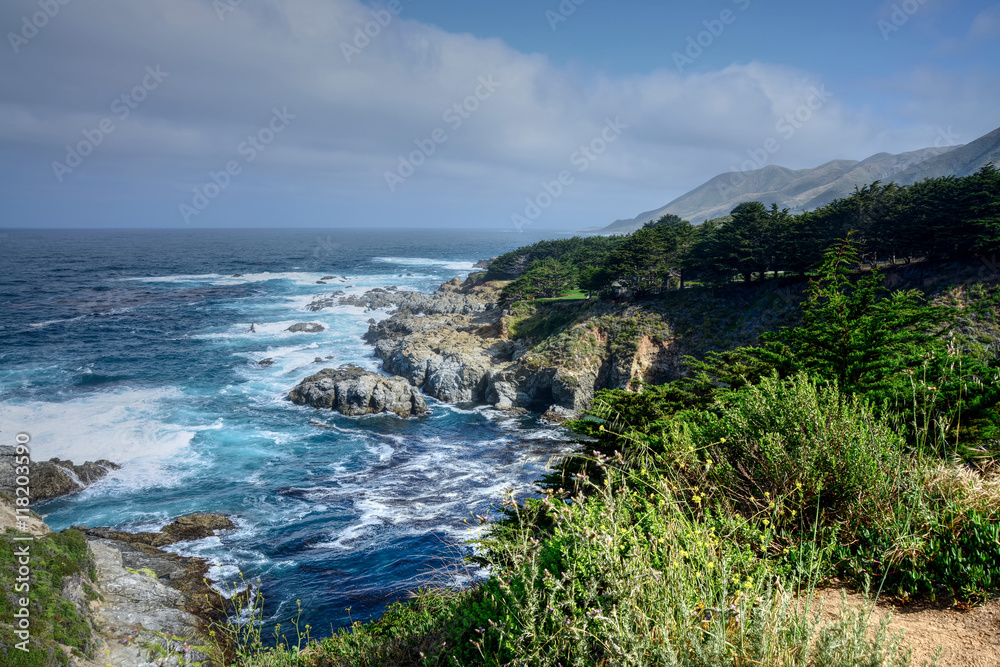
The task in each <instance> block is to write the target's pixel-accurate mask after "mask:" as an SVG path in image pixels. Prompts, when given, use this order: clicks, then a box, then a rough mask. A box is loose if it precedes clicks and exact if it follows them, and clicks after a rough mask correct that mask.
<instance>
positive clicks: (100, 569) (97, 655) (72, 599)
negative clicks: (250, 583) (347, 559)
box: [0, 494, 233, 667]
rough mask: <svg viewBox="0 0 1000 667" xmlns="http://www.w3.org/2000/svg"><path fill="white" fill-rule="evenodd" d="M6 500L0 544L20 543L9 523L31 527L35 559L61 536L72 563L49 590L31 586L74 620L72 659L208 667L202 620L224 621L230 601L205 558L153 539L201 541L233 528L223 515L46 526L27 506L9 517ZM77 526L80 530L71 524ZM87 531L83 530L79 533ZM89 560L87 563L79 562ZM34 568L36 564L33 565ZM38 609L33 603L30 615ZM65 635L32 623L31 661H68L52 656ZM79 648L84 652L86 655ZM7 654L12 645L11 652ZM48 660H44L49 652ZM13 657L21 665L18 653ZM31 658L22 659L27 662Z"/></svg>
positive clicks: (92, 666) (4, 631)
mask: <svg viewBox="0 0 1000 667" xmlns="http://www.w3.org/2000/svg"><path fill="white" fill-rule="evenodd" d="M15 514H16V513H15V506H14V503H13V501H12V499H11V498H9V497H8V496H6V495H4V494H0V544H2V546H4V548H8V549H9V548H13V547H18V548H19V547H20V545H22V544H23V542H14V541H13V540H14V539H16V538H14V537H13V536H12V535H11V534H10V533H6V534H5V532H4V531H5V529H7V528H14V529H15V530H19V531H21V532H25V527H26V526H25V525H24V520H25V518H27V520H28V524H29V525H28V526H27V529H28V532H30V533H31V534H32V535H33V536H34V537H35V541H34V542H33V543H32V544H31V553H32V555H33V557H34V558H36V559H37V558H38V557H39V556H40V555H41V554H46V556H44V557H45V558H49V557H51V555H52V549H53V545H54V544H55V542H56V540H58V544H59V546H58V548H59V550H60V552H59V553H62V554H63V555H62V556H60V558H63V559H67V556H66V555H65V554H66V551H65V550H67V549H69V550H70V551H69V553H70V554H71V556H69V557H68V559H67V560H66V561H65V562H66V563H71V564H72V567H70V566H68V565H67V567H66V574H63V575H62V576H60V577H56V578H55V579H54V580H53V584H54V585H53V587H52V589H51V590H50V591H49V593H48V594H44V595H38V594H35V593H34V590H35V588H34V584H32V592H33V595H32V603H33V605H40V606H41V611H43V612H45V613H48V614H53V615H54V618H56V619H57V620H59V619H62V620H60V621H59V626H60V627H61V628H62V629H63V630H67V629H68V628H70V627H73V628H74V629H73V630H72V631H71V632H72V633H73V634H72V638H73V641H72V642H71V643H73V645H74V646H75V647H77V649H79V650H77V649H74V651H73V654H72V657H71V659H70V662H69V663H66V664H71V665H75V666H76V667H106V666H109V665H110V666H111V667H153V665H193V664H199V665H202V666H203V667H211V665H212V664H213V663H212V661H211V660H210V659H209V655H207V654H208V653H210V652H211V651H210V650H209V649H208V648H207V647H206V644H207V641H206V640H207V637H206V634H207V633H206V630H207V628H206V622H207V621H210V620H211V621H219V620H223V619H224V616H225V613H226V610H227V602H226V600H225V599H224V598H222V596H220V595H219V594H218V593H217V592H216V591H215V590H213V589H212V588H211V587H210V585H209V582H208V581H207V579H206V576H207V573H208V564H207V563H206V562H205V561H203V560H201V559H198V558H185V557H182V556H179V555H177V554H173V553H168V552H165V551H162V550H160V549H158V548H156V547H154V546H151V545H152V544H154V543H155V544H169V543H172V542H176V541H178V540H187V539H198V538H201V537H206V536H208V535H211V534H214V531H215V530H217V529H220V528H232V527H233V524H232V523H231V522H229V520H228V519H226V518H225V517H221V516H219V515H211V514H198V515H192V516H188V517H181V518H179V519H178V520H177V521H175V522H174V523H172V524H170V525H169V526H167V527H166V528H165V529H164V530H163V531H160V532H158V533H136V534H130V533H121V532H119V531H115V530H112V529H109V528H94V529H88V528H85V527H73V528H72V529H69V530H68V531H63V534H62V535H59V536H55V535H52V534H50V531H49V530H48V527H47V526H45V524H43V523H41V521H40V519H39V517H38V516H37V515H35V514H33V513H31V514H29V515H27V517H26V516H25V515H24V514H20V515H15ZM77 531H79V532H77ZM80 533H83V535H80ZM85 561H86V562H85ZM36 567H37V563H36ZM37 612H39V609H38V608H34V611H33V613H37ZM8 620H9V619H7V618H2V619H0V637H3V639H0V663H2V664H8V663H7V662H4V661H3V658H2V656H3V655H4V653H6V651H4V650H2V649H4V648H6V649H8V650H10V646H9V645H8V646H6V647H5V646H4V643H5V642H4V640H5V639H6V638H7V637H9V636H11V635H10V630H11V629H12V627H11V626H10V625H8ZM63 641H66V639H65V638H64V637H60V635H59V634H58V633H53V632H51V630H50V629H49V628H47V627H46V626H45V625H44V624H41V625H35V624H32V626H31V642H32V643H31V645H30V646H31V650H32V653H33V655H34V659H35V661H33V662H31V663H30V664H33V665H34V664H46V665H48V664H64V662H65V661H63V660H53V659H52V658H53V657H54V656H62V655H64V654H65V655H66V656H69V655H70V649H69V648H68V647H66V646H62V645H61V642H63ZM81 651H83V652H86V653H89V654H90V655H91V656H92V657H91V658H88V657H87V656H85V655H83V654H82V653H81ZM9 655H11V654H9V653H8V656H9ZM46 655H47V656H48V658H45V656H46ZM15 664H21V663H17V662H16V661H15ZM24 664H27V663H24Z"/></svg>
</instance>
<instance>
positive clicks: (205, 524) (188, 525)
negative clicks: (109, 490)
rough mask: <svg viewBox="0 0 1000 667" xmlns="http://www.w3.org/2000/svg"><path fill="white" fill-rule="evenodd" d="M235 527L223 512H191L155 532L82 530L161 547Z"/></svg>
mask: <svg viewBox="0 0 1000 667" xmlns="http://www.w3.org/2000/svg"><path fill="white" fill-rule="evenodd" d="M235 528H236V525H235V524H234V523H233V522H232V521H230V520H229V519H228V518H227V517H225V516H223V515H221V514H190V515H188V516H182V517H180V518H179V519H177V520H176V521H174V522H173V523H171V524H169V525H167V526H164V527H163V528H162V529H161V530H160V531H158V532H155V533H148V532H144V533H123V532H119V531H114V530H111V529H110V528H86V529H82V530H85V532H86V533H87V534H88V535H90V536H93V537H100V538H102V539H109V540H117V541H119V542H126V543H128V544H137V545H145V546H150V547H155V548H159V547H164V546H167V545H168V544H174V543H175V542H185V541H188V540H200V539H204V538H206V537H211V536H213V535H215V531H217V530H234V529H235Z"/></svg>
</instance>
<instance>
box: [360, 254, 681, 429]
mask: <svg viewBox="0 0 1000 667" xmlns="http://www.w3.org/2000/svg"><path fill="white" fill-rule="evenodd" d="M481 279H482V275H481V274H480V275H479V276H477V277H473V278H471V279H469V280H467V281H465V282H462V281H461V280H458V279H457V278H456V279H454V280H452V281H449V282H448V283H445V284H444V285H442V286H441V288H440V289H439V290H438V291H437V292H435V293H434V294H431V295H420V294H414V293H412V292H393V293H389V294H381V293H376V294H374V295H372V294H371V293H369V294H367V295H365V298H366V299H368V301H367V302H368V303H371V304H383V303H386V302H388V301H392V303H394V304H396V305H397V306H398V310H397V311H395V312H394V313H393V314H392V315H391V316H390V317H389V318H387V319H384V320H382V321H380V322H373V323H371V325H370V326H369V329H368V333H367V334H365V340H366V341H368V342H369V343H371V344H372V345H374V347H375V356H376V357H377V358H379V359H381V360H382V368H383V370H385V371H386V372H387V373H393V374H395V375H399V376H402V377H404V378H406V379H407V380H409V381H410V382H411V383H412V384H413V385H414V386H415V387H418V388H420V389H421V390H422V391H423V392H424V393H426V394H428V395H430V396H433V397H435V398H437V399H439V400H442V401H445V402H449V403H459V402H476V403H487V404H490V405H493V406H495V407H497V408H498V409H502V410H510V411H518V410H524V409H530V410H539V411H548V416H547V418H546V419H547V420H548V421H551V422H554V423H558V422H562V421H565V420H566V419H572V418H575V417H578V416H579V415H580V413H581V412H582V411H583V410H586V409H587V408H589V407H590V405H591V403H592V401H593V398H594V394H595V393H596V391H598V390H600V389H605V388H615V389H638V387H639V385H640V383H642V382H662V381H664V379H670V378H673V377H676V376H677V375H678V374H679V373H680V372H681V364H680V359H681V354H680V352H679V346H677V345H675V344H674V343H675V341H674V340H673V339H672V338H671V337H670V335H669V332H667V331H666V330H665V329H666V327H665V325H664V324H663V322H662V321H661V320H658V319H656V318H655V317H646V316H644V315H636V314H633V313H624V312H618V311H616V310H615V309H614V308H613V307H611V306H608V307H604V306H601V305H600V304H598V303H597V302H592V303H590V304H588V303H584V302H578V303H575V304H573V303H570V304H551V305H550V306H546V308H547V309H548V310H546V311H544V312H543V313H542V314H541V315H540V317H552V318H554V319H561V320H564V326H563V331H561V332H560V333H559V334H558V335H557V336H545V337H543V338H542V339H541V340H539V341H531V340H528V339H523V340H512V339H511V337H510V335H509V333H508V328H509V324H510V321H511V318H512V317H513V313H510V312H505V311H503V310H502V309H500V308H498V307H496V300H497V297H498V294H499V291H500V289H501V287H502V284H497V283H483V282H481ZM574 309H575V310H574ZM578 311H579V312H578ZM575 319H579V322H575V321H574V320H575Z"/></svg>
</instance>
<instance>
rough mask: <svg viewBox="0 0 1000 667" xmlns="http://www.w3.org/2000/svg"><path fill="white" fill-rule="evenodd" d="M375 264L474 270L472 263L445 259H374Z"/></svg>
mask: <svg viewBox="0 0 1000 667" xmlns="http://www.w3.org/2000/svg"><path fill="white" fill-rule="evenodd" d="M374 261H376V262H385V263H386V264H398V265H400V266H440V267H442V268H445V269H448V270H449V271H471V270H472V269H474V268H476V267H475V263H474V262H461V261H455V260H447V259H427V258H426V257H375V258H374Z"/></svg>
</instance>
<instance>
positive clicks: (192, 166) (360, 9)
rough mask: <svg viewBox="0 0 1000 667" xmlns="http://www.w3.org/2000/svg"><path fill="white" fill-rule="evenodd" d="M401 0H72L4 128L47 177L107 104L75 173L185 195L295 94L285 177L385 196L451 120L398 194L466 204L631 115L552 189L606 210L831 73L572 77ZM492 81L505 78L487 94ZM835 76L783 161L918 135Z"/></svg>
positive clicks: (258, 173) (275, 148)
mask: <svg viewBox="0 0 1000 667" xmlns="http://www.w3.org/2000/svg"><path fill="white" fill-rule="evenodd" d="M220 1H227V0H220ZM408 2H409V0H401V6H402V11H401V12H400V13H399V14H398V15H389V14H387V13H385V12H384V11H380V10H377V9H372V8H371V7H368V6H366V5H364V4H362V3H360V2H357V1H356V0H244V1H243V2H242V4H238V6H236V7H235V9H234V10H233V11H226V12H225V13H224V14H222V15H220V13H219V12H218V11H217V7H218V3H213V2H209V1H207V0H149V1H148V2H143V3H135V2H132V1H130V0H105V1H104V2H101V3H93V4H91V3H86V4H85V3H82V2H78V3H70V4H68V5H66V6H64V7H63V9H62V10H61V13H60V14H59V15H58V16H56V17H54V18H53V19H52V20H51V21H50V22H49V24H48V25H47V26H45V28H44V29H42V30H40V31H39V34H38V35H37V36H35V37H33V38H32V40H31V41H30V42H29V43H28V44H26V45H24V46H23V48H22V49H21V51H20V53H18V54H17V55H16V56H13V57H10V54H8V56H9V57H6V58H4V59H3V61H2V71H0V74H2V76H3V78H4V81H5V86H4V88H3V91H2V92H0V142H2V143H3V144H4V145H5V146H7V147H8V148H9V147H16V148H17V151H18V155H24V156H28V162H27V163H26V164H25V165H24V169H31V170H37V171H38V173H40V174H41V173H45V174H46V176H45V177H46V178H49V179H50V180H53V182H54V179H52V177H51V163H52V162H53V161H55V160H60V159H62V157H63V156H64V155H65V153H66V148H65V147H66V146H67V145H72V144H73V143H74V142H78V141H80V140H81V138H82V136H83V135H82V133H83V131H85V130H90V129H92V128H95V127H98V125H99V124H100V122H101V121H102V120H103V119H106V118H111V119H112V120H114V122H115V125H116V129H115V133H114V134H113V135H110V136H108V137H107V140H106V141H105V142H104V144H103V145H101V146H100V147H99V149H98V150H96V151H95V155H94V157H93V158H90V159H89V162H88V163H86V164H84V165H83V166H82V167H81V168H80V170H81V171H83V170H92V173H94V174H100V175H101V177H102V178H106V179H112V180H113V179H114V178H122V179H127V180H129V181H134V180H136V179H140V180H145V181H147V182H148V183H149V187H150V188H152V189H154V190H156V189H159V190H161V191H163V192H170V193H176V192H186V191H187V190H189V189H190V187H191V186H193V185H197V184H198V183H199V182H201V180H203V179H204V177H205V175H206V174H207V173H208V172H209V171H211V170H218V169H220V168H222V167H223V165H225V164H226V162H227V161H229V160H233V159H237V158H238V157H239V155H240V151H239V147H240V146H241V144H242V143H243V142H245V141H246V140H247V138H248V137H250V136H252V135H254V134H255V133H257V132H259V131H261V129H262V128H263V127H265V125H266V123H267V122H268V118H269V117H270V116H271V114H272V110H273V109H275V108H277V109H285V108H287V109H288V111H289V112H290V113H292V114H294V115H295V116H296V118H295V120H294V121H293V122H292V123H291V125H290V126H289V128H288V129H287V131H285V132H284V133H282V134H281V135H280V137H277V138H276V139H275V140H274V142H273V144H271V145H270V146H268V148H267V152H266V154H264V155H263V156H262V157H261V159H260V160H259V162H258V163H257V164H255V165H254V166H253V173H254V174H255V176H254V178H256V179H258V180H264V179H271V184H272V187H273V188H274V189H275V190H279V191H281V190H286V191H296V192H299V191H302V190H303V189H305V190H308V191H310V192H312V193H313V195H314V196H315V197H316V198H319V199H322V198H323V197H327V198H329V199H330V200H337V199H346V198H351V199H356V200H360V199H361V198H363V197H364V196H368V197H369V198H373V200H374V198H386V197H389V196H390V192H389V190H388V189H387V185H386V177H385V174H386V172H392V171H394V170H396V169H397V167H398V165H399V162H400V157H401V156H403V157H404V158H405V157H406V156H408V155H410V154H412V153H413V151H415V150H418V149H419V146H420V143H419V142H424V145H427V144H426V142H427V141H428V139H429V138H430V137H432V135H433V133H434V132H435V131H436V130H441V131H443V132H444V133H445V136H446V141H444V142H443V143H440V144H438V145H437V146H436V147H435V150H434V155H432V156H430V157H428V158H426V160H425V161H424V162H425V163H424V164H422V165H420V167H419V168H418V169H417V170H416V172H415V173H414V175H413V176H412V177H411V178H408V179H406V182H405V183H404V184H403V185H401V186H400V187H399V189H398V193H397V194H399V193H401V194H402V196H404V197H405V196H407V193H409V196H417V194H418V193H419V196H420V197H422V198H433V197H434V196H438V197H454V198H455V199H456V201H458V202H459V203H461V201H464V200H467V202H466V204H467V208H471V207H473V206H474V205H483V203H484V202H483V199H482V198H484V197H485V198H487V199H486V202H485V203H486V204H489V205H499V206H504V204H503V203H501V202H508V201H509V202H512V203H513V204H516V203H517V202H519V201H520V200H521V199H522V198H523V197H524V196H527V195H531V194H533V193H534V192H535V191H536V190H537V188H538V184H539V183H540V181H541V180H543V179H551V178H553V177H554V176H555V175H556V174H558V173H559V171H561V170H565V169H569V168H570V165H571V162H570V160H571V155H572V154H573V153H574V151H576V150H577V149H578V148H580V147H581V146H584V145H587V144H588V143H590V142H591V141H592V140H595V138H597V137H599V136H600V134H601V132H602V129H603V128H604V126H605V123H606V122H607V120H608V119H613V118H616V117H618V118H620V119H621V121H622V122H624V123H626V124H627V125H628V126H629V127H628V129H627V130H626V131H625V132H624V133H623V134H622V138H621V141H620V142H618V143H617V144H616V145H614V146H613V147H610V148H609V149H608V150H607V152H606V153H605V154H604V155H602V156H601V158H600V159H599V160H596V161H595V162H594V163H593V164H592V168H590V169H588V171H587V172H586V173H585V174H579V182H583V183H587V184H588V185H587V186H586V187H583V186H578V187H577V190H576V192H575V193H574V194H573V195H572V196H567V198H566V202H568V203H563V202H560V205H561V206H563V207H564V209H565V211H567V216H566V217H569V216H570V215H575V216H576V217H577V218H578V217H579V215H580V214H581V212H583V211H591V212H592V211H593V210H594V209H593V208H592V206H591V202H592V201H593V200H594V199H595V198H597V197H601V196H606V197H607V202H608V203H607V207H608V208H610V207H612V206H615V207H617V206H621V205H623V203H622V202H623V201H632V202H635V206H636V207H639V208H641V206H644V205H648V204H653V205H655V204H657V203H662V202H659V201H652V200H653V199H654V198H657V199H660V198H663V197H669V196H673V195H676V194H681V193H682V192H683V191H685V190H686V189H688V188H690V187H694V186H696V185H698V184H700V183H701V182H702V181H703V180H705V179H707V178H709V177H711V176H712V175H714V174H716V173H718V172H720V171H725V170H728V169H729V168H730V166H731V165H733V164H738V163H739V162H740V161H741V160H743V159H745V154H746V152H747V151H751V150H754V149H757V148H759V147H760V146H761V145H762V143H763V142H764V141H766V140H767V139H768V138H771V137H775V136H777V135H776V132H777V130H776V127H777V124H778V123H779V121H780V120H781V119H782V118H784V117H786V116H787V115H788V114H794V113H796V111H797V110H799V109H801V108H802V106H803V105H804V104H806V103H807V102H808V100H809V99H810V96H811V95H812V92H811V91H812V90H814V89H815V88H816V87H821V86H823V85H824V83H823V81H822V80H821V79H820V77H818V76H817V75H815V74H814V73H810V72H807V71H802V70H799V69H796V68H794V67H788V66H784V65H772V64H767V63H760V62H749V63H744V64H734V65H731V66H729V67H726V68H724V69H722V70H720V71H715V72H709V73H693V74H680V73H678V72H676V71H674V70H658V71H653V72H650V73H647V74H643V75H633V76H611V75H607V74H600V73H592V74H589V75H584V76H581V75H579V74H577V73H574V72H571V71H569V70H567V69H565V68H562V67H560V66H558V65H556V64H554V63H553V62H551V61H550V60H549V59H548V58H547V57H545V56H543V55H538V54H525V53H521V52H518V51H516V50H514V49H512V48H510V47H509V46H508V45H506V44H505V43H503V42H502V41H500V40H496V39H479V38H475V37H473V36H471V35H467V34H452V33H448V32H445V31H443V30H441V29H438V28H436V27H433V26H429V25H425V24H422V23H419V22H417V21H414V20H412V19H409V18H408V17H407V9H406V8H407V4H408ZM234 4H237V3H234ZM31 6H32V5H29V4H23V3H22V4H20V5H17V6H14V5H13V3H6V4H4V6H3V8H2V9H0V25H3V26H16V25H19V24H20V21H21V16H22V15H23V14H24V12H25V11H27V9H26V8H30V7H31ZM366 31H367V34H365V33H366ZM149 66H153V67H156V66H159V67H161V68H162V69H163V70H164V71H165V72H169V76H168V77H167V78H166V79H165V80H164V81H163V83H162V85H159V86H158V87H157V88H156V89H155V90H152V91H150V92H149V93H148V95H147V96H145V99H144V100H143V101H142V102H141V103H138V105H137V108H136V109H134V110H133V111H132V113H131V114H130V115H129V117H128V118H125V119H118V118H117V117H116V115H115V114H114V113H113V111H112V109H113V107H114V104H115V100H117V99H120V98H121V96H122V95H128V94H129V91H131V90H133V89H134V87H135V86H138V85H141V83H142V81H143V77H144V76H145V73H146V71H147V70H146V68H147V67H149ZM920 76H928V75H926V74H924V75H917V76H916V77H915V78H914V79H913V81H911V83H912V84H913V85H912V86H911V88H912V89H913V92H914V93H915V94H920V93H921V92H922V91H923V92H926V91H927V90H928V89H929V88H930V87H931V86H936V85H940V79H939V78H937V77H934V76H931V77H930V78H929V79H928V80H926V81H921V80H920ZM484 80H487V81H492V82H495V83H496V85H495V86H494V87H495V91H494V92H492V93H490V94H489V95H488V97H486V98H485V99H479V98H477V97H476V95H477V91H478V92H480V93H482V90H483V89H482V85H483V84H482V82H483V81H484ZM954 85H955V84H953V86H954ZM830 92H831V93H832V97H830V98H829V99H828V100H827V101H826V102H824V104H823V105H822V108H820V109H817V110H815V111H814V112H813V113H811V114H810V117H809V120H808V122H806V123H803V124H802V125H801V127H800V128H798V129H797V131H796V132H795V133H794V136H793V137H791V138H788V139H786V138H784V137H781V138H782V142H781V150H780V152H779V153H777V154H775V155H774V156H773V161H774V162H777V163H780V164H786V165H789V166H795V167H804V166H813V165H815V164H817V163H819V162H822V161H824V160H827V159H832V158H835V157H855V158H863V157H866V156H867V155H870V154H871V153H874V152H877V151H878V150H892V149H895V150H907V149H910V148H914V147H915V146H914V145H913V144H912V143H907V142H908V141H912V140H913V139H914V138H915V137H916V136H918V135H919V133H910V134H907V133H906V132H901V133H897V134H895V135H889V134H886V133H884V132H883V131H882V128H881V127H880V125H879V123H877V122H876V121H875V120H873V119H872V118H870V117H869V116H867V115H866V114H865V113H864V112H858V111H854V110H852V109H850V108H848V107H847V106H846V105H845V104H844V103H843V101H842V96H841V95H840V91H837V90H831V91H830ZM964 92H968V91H964ZM480 97H482V95H480ZM973 97H974V96H973ZM920 99H923V98H920ZM962 99H963V100H965V101H968V102H969V103H973V100H972V98H968V97H965V96H963V97H962ZM976 99H979V98H976ZM470 100H471V101H470ZM456 105H459V107H460V108H461V110H462V111H461V112H456V111H454V110H455V108H456ZM472 107H475V109H474V110H471V108H472ZM977 108H978V107H977ZM449 110H451V113H450V114H449ZM908 110H909V111H915V109H910V108H909V107H908ZM456 114H458V115H456ZM457 119H460V120H461V123H460V124H458V125H457V126H456V122H457ZM248 171H249V170H248ZM671 188H672V190H671ZM171 196H175V195H171ZM476 197H478V198H479V201H478V202H476V201H474V198H476ZM463 198H464V200H463ZM167 199H169V197H167ZM452 203H453V204H454V203H455V202H452ZM628 206H629V208H628V209H626V210H621V211H619V213H620V214H621V215H624V214H627V213H628V212H629V210H630V209H631V205H628ZM574 207H576V208H575V209H574ZM570 212H572V213H570ZM598 214H599V215H603V214H604V213H603V210H602V211H600V212H599V213H598ZM588 222H593V223H600V222H601V220H595V221H588Z"/></svg>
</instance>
